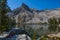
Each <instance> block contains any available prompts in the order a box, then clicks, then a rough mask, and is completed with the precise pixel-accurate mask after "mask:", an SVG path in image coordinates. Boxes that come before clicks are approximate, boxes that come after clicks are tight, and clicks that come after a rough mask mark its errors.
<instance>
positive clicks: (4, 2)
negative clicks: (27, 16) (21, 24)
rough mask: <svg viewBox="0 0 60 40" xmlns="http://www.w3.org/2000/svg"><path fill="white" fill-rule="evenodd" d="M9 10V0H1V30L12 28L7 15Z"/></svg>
mask: <svg viewBox="0 0 60 40" xmlns="http://www.w3.org/2000/svg"><path fill="white" fill-rule="evenodd" d="M8 11H10V8H9V7H8V6H7V0H0V32H3V31H6V30H7V29H10V28H9V20H10V19H9V18H8V17H7V16H6V13H7V12H8Z"/></svg>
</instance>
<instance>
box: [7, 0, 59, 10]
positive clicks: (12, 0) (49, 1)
mask: <svg viewBox="0 0 60 40" xmlns="http://www.w3.org/2000/svg"><path fill="white" fill-rule="evenodd" d="M7 2H8V4H7V5H8V6H9V7H10V8H11V9H12V10H13V9H16V8H18V7H20V6H21V5H22V3H25V4H26V5H28V6H29V7H30V8H35V9H38V10H44V9H56V8H60V0H8V1H7Z"/></svg>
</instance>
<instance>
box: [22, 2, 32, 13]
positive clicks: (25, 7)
mask: <svg viewBox="0 0 60 40" xmlns="http://www.w3.org/2000/svg"><path fill="white" fill-rule="evenodd" d="M21 9H25V10H27V11H30V12H31V9H30V8H29V7H28V6H27V5H26V4H25V3H22V6H21Z"/></svg>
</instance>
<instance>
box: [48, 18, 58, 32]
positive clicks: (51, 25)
mask: <svg viewBox="0 0 60 40" xmlns="http://www.w3.org/2000/svg"><path fill="white" fill-rule="evenodd" d="M48 23H49V28H48V29H49V30H50V32H51V31H57V28H58V22H57V19H56V18H55V17H52V18H50V19H49V20H48Z"/></svg>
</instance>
